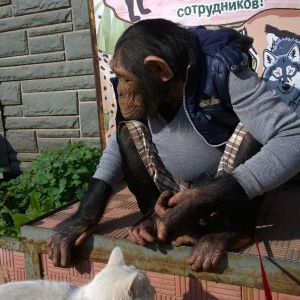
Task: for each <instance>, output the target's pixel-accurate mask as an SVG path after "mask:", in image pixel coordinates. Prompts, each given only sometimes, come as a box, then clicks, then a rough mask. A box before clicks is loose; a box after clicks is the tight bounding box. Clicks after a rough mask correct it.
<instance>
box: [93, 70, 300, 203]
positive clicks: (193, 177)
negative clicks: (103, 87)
mask: <svg viewBox="0 0 300 300" xmlns="http://www.w3.org/2000/svg"><path fill="white" fill-rule="evenodd" d="M229 92H230V96H231V102H232V105H233V109H234V111H235V112H236V114H237V116H238V117H239V119H240V121H241V122H242V123H243V124H244V125H245V127H246V128H247V129H248V131H249V132H250V133H251V134H252V135H253V136H254V137H255V139H256V140H258V141H259V142H260V143H262V144H263V145H264V146H263V147H262V149H261V151H260V152H259V153H258V154H256V155H255V156H253V157H252V158H251V159H249V160H248V161H246V163H245V164H242V165H240V166H238V167H237V168H236V169H235V170H234V171H233V173H232V174H233V176H234V177H235V178H236V179H237V180H238V181H239V182H240V184H241V185H242V186H243V188H244V189H245V191H246V192H247V194H248V196H249V198H253V197H255V196H257V195H261V194H263V193H264V192H266V191H269V190H271V189H273V188H275V187H277V186H279V185H281V184H282V183H284V182H285V181H287V180H288V179H290V178H291V177H293V176H294V175H295V174H297V173H298V172H300V119H299V118H298V117H297V115H296V114H295V113H294V112H293V111H292V110H291V109H290V108H289V107H288V106H287V105H286V104H285V103H284V102H283V101H282V100H281V99H280V97H279V96H278V95H277V94H276V93H275V92H274V91H270V90H269V89H268V87H267V86H266V84H265V83H264V82H263V81H261V79H260V78H259V77H258V76H257V74H256V73H255V72H253V71H251V70H250V69H246V70H243V71H241V72H239V73H238V74H234V73H230V80H229ZM148 125H149V128H150V130H151V133H152V139H153V142H154V143H155V146H156V149H157V151H158V154H159V156H160V157H161V158H162V161H163V163H164V165H165V167H166V168H167V169H168V170H169V171H170V172H171V174H173V175H174V176H176V177H179V178H180V179H182V180H188V181H194V182H195V185H197V183H198V181H197V179H198V178H202V177H203V174H209V175H213V174H214V173H215V172H216V169H217V166H218V164H219V160H220V157H221V155H222V153H221V152H220V151H219V150H218V149H217V148H215V147H212V146H209V145H207V143H206V142H205V141H204V138H203V137H202V136H200V135H199V134H198V133H196V132H195V130H194V129H193V127H192V125H191V124H190V123H189V121H188V118H187V116H186V114H185V112H184V109H183V106H181V108H180V109H179V111H178V113H177V115H176V117H175V118H174V119H173V120H172V122H171V123H169V124H167V123H166V122H165V121H164V120H163V119H162V118H161V117H159V116H158V117H157V118H151V119H148ZM94 177H95V178H99V179H102V180H104V181H105V182H107V183H109V184H110V185H112V186H114V185H115V184H116V183H117V181H118V180H120V179H121V177H122V169H121V158H120V153H119V148H118V144H117V141H116V135H115V134H114V135H112V137H111V138H110V139H109V141H108V144H107V147H106V149H105V150H104V151H103V154H102V156H101V158H100V163H99V165H98V167H97V169H96V172H95V174H94Z"/></svg>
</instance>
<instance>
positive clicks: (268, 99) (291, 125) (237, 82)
mask: <svg viewBox="0 0 300 300" xmlns="http://www.w3.org/2000/svg"><path fill="white" fill-rule="evenodd" d="M229 92H230V96H231V102H232V105H233V109H234V111H235V112H236V114H237V116H238V117H239V119H240V121H241V122H242V123H243V124H244V125H245V126H246V128H247V129H248V131H249V132H250V133H251V134H252V135H253V136H254V138H255V139H257V140H258V141H259V142H260V143H262V144H263V147H262V149H261V151H260V152H259V153H257V154H256V155H254V156H253V157H252V158H250V159H249V160H247V161H246V162H245V163H244V164H242V165H240V166H238V167H237V168H236V169H235V170H234V171H233V173H232V174H233V176H234V177H235V178H236V179H237V180H238V181H239V183H240V184H241V185H242V186H243V188H244V189H245V191H246V192H247V194H248V196H249V198H250V199H251V198H253V197H255V196H258V195H261V194H263V193H264V192H266V191H269V190H271V189H273V188H276V187H278V186H280V185H281V184H283V183H284V182H286V181H287V180H289V179H290V178H292V177H293V176H294V175H295V174H297V173H298V172H300V119H299V118H298V116H297V115H296V113H295V112H293V111H292V110H291V109H290V108H289V107H288V105H286V104H285V103H284V102H283V101H282V100H281V98H280V96H279V95H277V94H276V92H275V91H271V90H270V89H269V88H268V87H267V86H266V84H265V82H264V81H262V80H261V79H260V78H259V77H258V76H257V74H256V73H255V72H253V71H252V70H250V69H249V68H248V69H246V70H243V71H241V72H239V73H237V74H234V73H231V74H230V79H229Z"/></svg>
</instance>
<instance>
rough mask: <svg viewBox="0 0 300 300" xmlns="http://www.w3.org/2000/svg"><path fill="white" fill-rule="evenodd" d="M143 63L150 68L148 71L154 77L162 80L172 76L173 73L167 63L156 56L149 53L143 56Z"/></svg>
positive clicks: (164, 80)
mask: <svg viewBox="0 0 300 300" xmlns="http://www.w3.org/2000/svg"><path fill="white" fill-rule="evenodd" d="M144 64H145V65H146V66H147V67H148V68H149V69H150V72H151V74H152V75H153V76H154V77H156V78H158V79H160V80H161V81H163V82H166V81H168V80H170V79H172V78H173V77H174V73H173V71H172V69H171V68H170V66H169V65H168V63H167V62H166V61H165V60H163V59H162V58H160V57H158V56H155V55H149V56H147V57H145V59H144Z"/></svg>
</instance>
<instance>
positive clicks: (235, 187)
mask: <svg viewBox="0 0 300 300" xmlns="http://www.w3.org/2000/svg"><path fill="white" fill-rule="evenodd" d="M248 200H249V199H248V196H247V194H246V192H245V191H244V189H243V188H242V187H241V185H240V184H239V183H238V182H237V181H236V180H235V178H234V177H233V176H232V175H229V174H226V175H224V176H222V177H218V178H214V179H209V180H207V181H205V182H204V183H203V184H202V185H201V186H199V187H197V188H193V189H188V190H184V191H180V192H178V193H175V194H174V193H172V192H170V191H166V192H163V193H162V194H161V195H160V197H159V198H158V200H157V203H156V206H155V208H154V210H155V212H156V213H157V215H158V216H159V217H160V218H161V220H162V221H163V226H160V228H159V230H158V232H157V236H158V237H159V239H161V240H165V239H166V238H167V237H168V236H169V235H171V234H172V235H173V236H175V237H176V236H182V235H186V234H187V235H189V234H190V233H191V232H192V231H193V230H194V229H195V228H197V227H198V225H199V221H200V218H202V217H207V216H209V215H210V214H211V213H213V212H223V211H226V210H230V209H231V208H232V207H238V206H244V205H248V203H249V201H248Z"/></svg>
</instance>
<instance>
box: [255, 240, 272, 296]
mask: <svg viewBox="0 0 300 300" xmlns="http://www.w3.org/2000/svg"><path fill="white" fill-rule="evenodd" d="M254 240H255V244H256V248H257V252H258V255H259V261H260V269H261V277H262V282H263V286H264V290H265V296H266V299H267V300H272V294H271V290H270V286H269V282H268V278H267V275H266V272H265V268H264V265H263V261H262V258H261V255H260V251H259V247H258V242H257V236H256V234H254Z"/></svg>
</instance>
